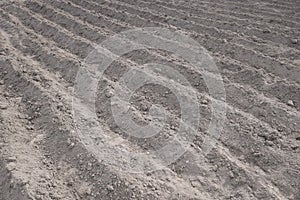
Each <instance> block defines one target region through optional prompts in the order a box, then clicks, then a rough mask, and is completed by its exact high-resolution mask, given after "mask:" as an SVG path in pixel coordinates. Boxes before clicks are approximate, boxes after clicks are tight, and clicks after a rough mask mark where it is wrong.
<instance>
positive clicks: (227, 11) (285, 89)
mask: <svg viewBox="0 0 300 200" xmlns="http://www.w3.org/2000/svg"><path fill="white" fill-rule="evenodd" d="M149 26H152V27H153V26H155V27H164V28H168V29H170V30H180V31H182V32H183V33H185V34H187V35H188V36H190V37H191V38H193V39H194V40H196V41H197V42H199V44H200V45H202V46H203V47H205V48H206V49H207V50H208V51H209V53H210V55H211V56H212V57H213V58H214V61H215V62H216V64H217V66H218V68H219V70H220V73H221V75H222V77H223V80H224V86H225V89H226V96H227V98H226V104H227V112H226V122H225V125H224V129H223V131H222V134H221V136H220V138H219V139H218V141H217V143H216V145H215V146H214V148H213V149H212V150H211V151H210V152H209V153H208V154H207V155H206V156H205V158H204V159H202V160H201V161H199V160H197V161H195V159H194V155H195V154H197V152H199V153H200V150H199V149H201V144H202V139H203V138H202V137H203V136H204V135H205V134H206V129H207V127H208V124H209V121H210V117H211V110H210V100H209V98H208V97H209V95H208V94H207V87H206V85H205V82H204V81H203V78H202V75H201V74H199V73H195V72H194V71H192V69H191V67H190V66H189V64H188V63H186V62H185V60H183V59H181V58H174V56H173V55H172V54H170V53H169V52H165V51H161V50H155V49H148V50H143V51H134V52H131V53H129V54H127V55H125V56H124V57H122V58H120V59H119V60H117V61H115V62H114V63H113V64H112V65H111V66H110V67H109V68H108V69H107V70H106V73H105V76H104V77H103V78H102V79H101V80H99V85H98V87H99V91H108V93H109V89H113V88H114V86H115V84H117V82H118V79H119V78H120V77H121V76H122V75H123V74H124V73H125V72H126V71H128V70H129V69H130V67H132V66H131V65H132V63H135V64H139V65H141V64H145V63H147V62H148V61H151V62H153V61H156V62H160V63H164V64H167V65H169V66H171V67H173V68H174V69H176V70H177V71H179V72H180V73H181V74H183V75H184V76H185V78H186V79H187V80H188V81H189V82H190V84H191V85H192V86H193V87H194V88H195V89H196V91H197V96H198V97H199V106H200V110H201V119H200V122H199V125H198V131H199V137H196V138H194V140H193V143H192V144H191V148H190V149H189V151H187V152H186V153H185V154H184V155H183V156H182V157H181V158H180V159H179V160H177V161H176V162H174V163H173V164H171V165H169V166H168V167H167V168H166V169H163V170H159V171H154V172H151V173H150V172H149V173H145V174H143V173H127V172H122V171H118V170H114V168H112V167H110V166H109V165H107V164H106V163H105V162H102V161H100V160H98V159H96V158H95V157H94V156H93V154H92V153H91V152H89V151H88V149H87V148H85V146H84V145H83V144H82V143H81V141H80V139H79V138H78V136H77V134H76V127H75V123H74V121H73V115H72V94H73V86H74V81H75V77H76V73H77V70H78V68H79V67H80V66H81V65H82V62H83V60H84V59H85V58H86V56H87V55H88V54H89V53H90V52H91V51H92V49H93V48H94V47H95V45H97V44H98V43H100V42H102V41H104V40H105V39H106V38H108V37H110V36H113V35H114V34H116V33H119V32H122V31H125V30H130V29H133V28H137V27H149ZM129 61H130V62H129ZM110 98H111V95H109V94H108V95H107V92H106V93H105V92H104V93H103V92H99V93H98V96H97V101H96V107H97V116H98V120H99V123H100V124H102V125H103V126H105V127H106V130H107V131H106V132H105V133H103V134H106V135H107V138H109V137H111V136H113V137H115V138H118V137H120V138H123V139H125V140H127V142H126V143H124V145H128V148H137V147H138V148H139V149H141V150H143V151H148V150H153V149H156V148H159V147H160V146H162V145H163V143H164V142H165V141H166V140H168V137H169V136H172V134H174V133H175V134H176V128H177V126H178V121H179V118H180V114H179V113H180V112H179V111H180V106H179V105H178V102H177V101H176V98H175V96H174V94H172V93H171V92H170V91H168V90H167V89H166V88H163V87H160V86H157V85H147V86H145V87H143V88H141V89H140V90H139V91H136V93H135V94H134V96H133V97H132V106H133V107H134V109H135V110H136V112H135V113H137V118H138V119H137V121H138V122H139V123H147V115H148V114H147V110H148V106H149V105H151V104H159V105H161V106H162V107H164V108H165V109H166V110H167V111H168V116H169V118H168V126H165V127H164V130H163V133H170V134H160V135H158V136H156V137H154V138H151V139H149V140H139V139H132V138H129V137H126V134H124V133H122V130H120V129H119V128H118V126H116V124H114V121H113V117H112V115H111V111H110V109H109V102H110V101H109V100H110ZM104 142H105V141H104ZM0 199H1V200H21V199H22V200H23V199H24V200H26V199H40V200H48V199H63V200H65V199H97V200H100V199H101V200H105V199H112V200H115V199H184V200H185V199H201V200H202V199H203V200H204V199H205V200H207V199H241V200H244V199H245V200H248V199H265V200H269V199H274V200H275V199H282V200H285V199H290V200H292V199H293V200H299V199H300V1H299V0H284V1H283V0H239V1H237V0H236V1H230V0H213V1H210V0H190V1H184V0H174V1H164V0H113V1H110V0H64V1H61V0H44V1H43V0H28V1H27V0H24V1H21V0H18V1H17V0H16V1H13V0H0Z"/></svg>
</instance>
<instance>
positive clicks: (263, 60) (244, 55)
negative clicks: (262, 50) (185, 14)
mask: <svg viewBox="0 0 300 200" xmlns="http://www.w3.org/2000/svg"><path fill="white" fill-rule="evenodd" d="M74 1H75V0H73V2H74ZM76 3H77V4H79V5H83V6H85V7H86V8H90V9H93V10H95V11H99V12H102V13H104V12H109V13H107V14H108V15H111V13H112V11H113V12H117V11H115V10H111V9H109V11H108V8H102V7H99V6H96V5H95V6H91V5H89V4H86V3H87V2H84V1H81V2H76ZM119 15H120V16H119V17H118V19H119V20H121V21H124V20H125V21H126V22H128V23H133V24H134V25H137V26H138V25H140V24H141V23H144V20H143V22H140V23H137V22H136V21H138V20H139V19H140V18H137V17H133V16H132V17H130V18H132V20H129V19H130V18H129V17H128V16H127V18H126V19H124V17H122V15H124V14H121V13H119ZM116 16H117V15H115V17H116ZM154 20H157V19H154ZM168 23H169V24H174V26H176V25H177V23H178V20H177V22H176V20H174V21H168ZM179 27H180V28H182V29H185V30H189V32H191V31H195V32H199V31H201V30H200V29H199V28H195V27H191V26H187V25H186V24H185V23H182V24H180V26H179ZM209 33H216V32H215V31H214V32H209ZM204 34H205V33H204ZM194 39H195V40H196V41H198V42H199V43H200V44H202V45H203V46H204V47H206V48H207V49H208V50H209V51H221V52H222V53H223V54H224V55H227V56H231V57H232V58H234V59H236V60H239V61H241V62H245V63H247V64H249V65H250V66H253V67H255V68H262V69H265V70H267V71H268V72H271V71H272V72H273V73H274V72H276V75H279V74H281V75H282V74H285V75H286V76H287V77H288V78H289V79H291V80H294V81H295V82H297V83H299V81H300V79H299V75H298V74H299V72H298V71H299V69H298V68H297V67H296V66H291V65H289V64H283V65H282V64H281V63H278V62H277V61H276V60H274V59H272V58H270V57H266V56H264V55H261V54H258V53H257V52H255V51H252V50H248V49H244V48H243V47H242V46H240V45H234V44H230V43H228V42H224V41H223V40H220V41H219V43H218V44H214V43H215V42H213V41H212V40H209V43H208V41H203V40H204V39H203V38H200V36H199V34H197V36H194ZM200 39H201V40H202V41H201V40H200ZM199 40H200V41H199ZM216 40H217V39H216ZM204 42H206V44H203V43H204ZM212 45H213V46H212ZM230 45H231V46H230ZM229 46H230V47H229ZM232 46H234V47H235V51H234V53H233V48H232ZM219 49H221V50H219ZM224 51H225V52H224ZM251 56H252V57H253V58H254V59H251V60H249V59H248V58H249V57H251ZM253 61H255V62H253ZM291 69H294V70H295V72H292V71H291Z"/></svg>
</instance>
